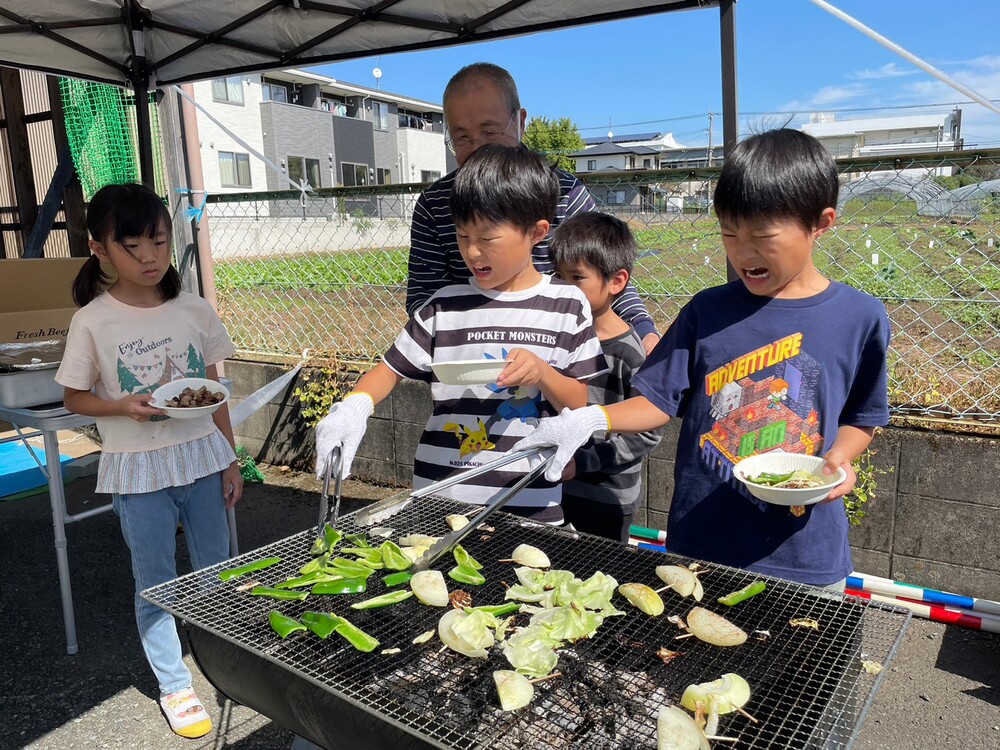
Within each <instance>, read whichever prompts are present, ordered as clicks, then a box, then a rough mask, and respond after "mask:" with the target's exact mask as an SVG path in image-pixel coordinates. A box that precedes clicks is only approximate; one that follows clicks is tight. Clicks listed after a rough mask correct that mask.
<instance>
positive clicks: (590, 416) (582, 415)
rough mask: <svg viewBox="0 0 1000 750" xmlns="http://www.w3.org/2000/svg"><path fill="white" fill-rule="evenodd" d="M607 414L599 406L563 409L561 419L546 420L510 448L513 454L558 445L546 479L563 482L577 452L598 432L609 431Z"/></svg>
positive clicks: (550, 418)
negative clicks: (565, 472)
mask: <svg viewBox="0 0 1000 750" xmlns="http://www.w3.org/2000/svg"><path fill="white" fill-rule="evenodd" d="M609 426H610V425H609V424H608V413H607V412H606V411H604V409H603V408H601V407H600V406H585V407H583V408H582V409H563V410H562V411H561V412H560V413H559V416H558V417H549V418H548V419H543V420H541V421H540V422H539V423H538V427H536V428H535V430H534V432H532V433H531V434H530V435H528V436H527V437H523V438H521V439H520V440H519V441H518V442H517V443H515V444H514V445H513V447H511V449H510V450H511V452H514V451H523V450H528V449H530V448H543V447H545V446H555V448H556V454H555V456H554V457H553V459H552V463H551V464H549V468H548V469H546V470H545V478H546V479H547V480H548V481H550V482H558V481H560V480H561V479H562V475H563V470H564V469H565V468H566V464H568V463H569V462H570V461H571V460H572V459H573V456H574V455H576V452H577V450H578V449H579V448H580V446H582V445H583V444H584V443H586V442H587V441H588V440H590V438H591V437H593V435H594V433H595V432H601V433H604V432H607V431H608V427H609Z"/></svg>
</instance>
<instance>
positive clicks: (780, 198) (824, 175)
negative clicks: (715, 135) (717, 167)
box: [715, 128, 840, 229]
mask: <svg viewBox="0 0 1000 750" xmlns="http://www.w3.org/2000/svg"><path fill="white" fill-rule="evenodd" d="M839 189H840V182H839V180H838V177H837V165H836V164H835V163H834V161H833V157H832V156H830V152H828V151H827V150H826V149H825V148H823V146H822V144H820V142H819V141H817V140H816V139H815V138H813V137H812V136H811V135H809V134H807V133H803V132H801V131H798V130H791V129H789V128H782V129H780V130H769V131H767V132H765V133H758V134H757V135H753V136H751V137H749V138H747V139H746V140H745V141H741V142H740V143H739V144H737V146H736V147H735V148H734V149H733V151H732V153H731V154H729V155H728V156H727V157H726V161H725V164H723V166H722V174H720V175H719V181H718V183H716V186H715V213H716V215H717V216H718V217H719V218H720V219H722V220H724V221H731V222H737V223H738V222H741V221H760V220H762V219H763V220H768V219H794V220H795V221H797V222H798V223H799V224H801V225H802V226H803V227H805V228H806V229H812V228H813V227H815V226H816V225H817V223H818V222H819V217H820V215H821V214H822V213H823V211H824V210H825V209H827V208H836V207H837V193H838V191H839Z"/></svg>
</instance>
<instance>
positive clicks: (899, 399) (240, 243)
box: [209, 150, 1000, 422]
mask: <svg viewBox="0 0 1000 750" xmlns="http://www.w3.org/2000/svg"><path fill="white" fill-rule="evenodd" d="M839 165H840V168H841V172H842V188H841V202H840V206H839V207H838V209H839V210H838V214H839V221H838V226H837V228H836V229H835V230H834V231H833V232H830V233H828V234H826V235H825V236H824V237H823V238H822V240H821V241H820V243H819V246H818V248H817V253H816V263H817V265H818V267H819V268H820V270H821V271H822V272H823V273H824V274H825V275H827V276H828V277H830V278H832V279H835V280H838V281H843V282H845V283H847V284H850V285H852V286H854V287H857V288H858V289H861V290H863V291H865V292H868V293H869V294H871V295H873V296H875V297H878V298H879V299H880V300H882V301H883V302H884V303H885V305H886V308H887V309H888V311H889V316H890V319H891V322H892V330H893V340H892V347H891V351H890V360H889V376H890V400H891V403H892V407H893V412H894V414H896V415H903V416H924V417H927V416H934V417H944V418H949V419H965V420H974V421H979V422H997V421H1000V366H998V365H1000V250H998V247H997V246H998V244H1000V183H998V182H996V179H997V178H998V177H1000V150H998V151H976V152H972V151H970V152H952V153H948V154H928V155H924V156H919V157H917V156H906V157H898V156H887V157H882V158H881V159H854V160H840V162H839ZM717 175H718V168H711V169H697V170H667V171H656V172H634V173H633V172H621V173H615V174H608V173H602V174H596V175H587V176H583V179H584V181H585V182H586V184H587V186H588V188H589V189H590V191H591V193H592V195H593V196H594V197H595V199H596V200H597V202H598V203H599V204H600V205H601V207H602V210H605V211H608V212H611V213H614V214H616V215H618V216H619V217H621V218H623V219H625V220H627V221H628V223H629V225H630V226H631V227H632V230H633V232H634V233H635V235H636V237H637V239H638V242H639V246H640V258H639V262H638V266H637V267H636V269H635V272H634V274H633V279H634V283H635V285H636V287H637V289H638V291H639V293H640V294H641V295H642V297H643V299H644V300H645V302H646V305H647V308H648V309H649V311H650V313H651V314H652V315H653V318H654V320H655V321H656V324H657V327H658V328H659V329H660V330H664V329H666V327H667V326H668V325H669V324H670V322H671V321H672V320H673V319H674V317H675V316H676V314H677V312H678V310H679V309H680V308H681V307H682V306H683V305H684V304H685V303H686V302H687V301H688V300H689V299H690V298H691V296H692V295H693V294H694V293H695V292H697V291H698V290H700V289H703V288H705V287H708V286H712V285H716V284H719V283H723V282H724V281H725V280H726V256H725V251H724V249H723V247H722V240H721V236H720V234H719V230H718V225H717V222H716V220H715V217H714V214H713V213H712V210H711V195H712V189H713V187H714V180H715V178H716V177H717ZM420 187H421V186H419V185H407V186H381V187H377V188H365V189H332V190H320V191H317V192H316V193H314V194H310V195H308V196H306V197H305V198H303V197H302V196H300V195H299V194H298V193H294V192H280V193H253V194H243V195H218V196H215V195H213V196H211V197H210V198H209V202H210V204H211V211H210V213H211V242H212V254H213V257H214V259H215V278H216V285H217V289H218V297H219V306H220V310H221V313H222V315H223V320H224V322H225V323H226V325H227V327H228V329H229V331H230V333H231V334H232V336H233V339H234V341H235V342H236V345H237V347H238V348H239V349H240V350H242V351H244V352H248V353H266V354H270V355H297V354H298V353H299V352H301V350H302V349H304V348H307V347H308V348H313V349H320V350H327V351H330V352H335V353H336V355H337V356H338V357H340V358H341V359H347V360H356V361H362V362H366V361H373V360H375V359H376V358H377V357H378V356H379V355H380V354H381V353H382V352H383V351H384V350H385V349H386V348H387V347H388V346H389V345H390V344H391V343H392V341H393V340H394V338H395V335H396V333H397V332H398V331H399V329H400V328H401V327H402V325H403V323H404V322H405V311H404V300H405V295H406V274H407V255H408V247H409V223H410V217H411V214H412V209H413V205H414V202H415V201H416V197H417V195H418V193H419V190H420Z"/></svg>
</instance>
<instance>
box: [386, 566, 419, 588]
mask: <svg viewBox="0 0 1000 750" xmlns="http://www.w3.org/2000/svg"><path fill="white" fill-rule="evenodd" d="M411 578H413V573H409V572H407V571H405V570H404V571H402V572H400V573H390V574H389V575H387V576H382V583H384V584H385V585H386V586H389V587H392V586H398V585H399V584H401V583H409V582H410V579H411Z"/></svg>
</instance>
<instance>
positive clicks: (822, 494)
mask: <svg viewBox="0 0 1000 750" xmlns="http://www.w3.org/2000/svg"><path fill="white" fill-rule="evenodd" d="M822 466H823V459H822V457H820V456H806V455H803V454H802V453H783V452H781V451H776V452H774V453H761V454H760V455H757V456H750V457H749V458H744V459H743V460H742V461H740V462H739V463H737V464H736V466H734V467H733V474H734V475H735V476H736V478H737V479H738V480H740V481H741V482H742V483H743V485H744V486H745V487H746V488H747V491H748V492H749V493H750V494H751V495H753V496H754V497H756V498H758V499H760V500H763V501H764V502H765V503H773V504H774V505H788V506H793V505H813V504H814V503H818V502H819V501H820V500H824V499H826V496H827V495H829V494H830V490H832V489H833V488H834V487H836V486H837V485H838V484H841V483H842V482H843V481H844V480H845V479H847V472H846V471H845V470H844V469H843V467H841V468H838V469H837V471H836V472H835V473H833V474H831V475H830V476H829V478H828V481H827V482H826V483H825V484H823V485H820V486H819V487H805V488H802V489H794V488H786V487H767V486H765V485H762V484H754V483H753V482H751V481H749V479H748V477H755V476H757V475H758V474H761V473H763V472H770V473H772V474H785V473H787V472H789V471H795V470H796V469H804V470H805V471H808V472H810V473H812V474H819V473H820V470H821V468H822Z"/></svg>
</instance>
